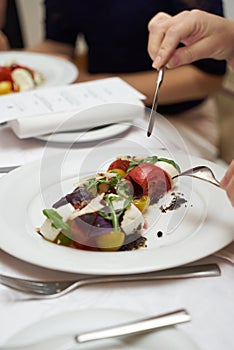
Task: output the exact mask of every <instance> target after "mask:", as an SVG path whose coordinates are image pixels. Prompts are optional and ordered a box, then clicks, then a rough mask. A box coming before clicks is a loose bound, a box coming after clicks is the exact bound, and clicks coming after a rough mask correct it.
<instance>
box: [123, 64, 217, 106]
mask: <svg viewBox="0 0 234 350" xmlns="http://www.w3.org/2000/svg"><path fill="white" fill-rule="evenodd" d="M120 77H121V78H122V79H124V80H125V81H126V82H127V83H129V84H130V85H132V86H133V87H135V88H136V89H137V90H139V91H140V92H142V93H143V94H145V95H146V96H147V100H146V104H147V105H150V104H151V103H152V100H153V95H154V91H155V85H156V78H157V72H156V71H148V72H141V73H134V74H125V75H120ZM222 81H223V76H218V75H211V74H207V73H204V72H203V71H201V70H199V69H198V68H196V67H194V66H192V65H188V66H183V67H178V68H176V69H171V70H166V72H165V77H164V81H163V84H162V85H161V88H160V94H159V103H161V104H171V103H177V102H184V101H191V100H196V99H202V98H204V97H207V96H208V95H212V94H214V93H216V92H217V91H218V90H219V89H220V88H221V85H222Z"/></svg>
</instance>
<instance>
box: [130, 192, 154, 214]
mask: <svg viewBox="0 0 234 350" xmlns="http://www.w3.org/2000/svg"><path fill="white" fill-rule="evenodd" d="M132 203H133V204H134V205H135V206H136V207H137V208H138V209H139V210H140V211H141V212H144V211H145V210H146V209H147V208H148V206H149V204H150V197H149V196H142V197H141V198H139V199H134V200H133V201H132Z"/></svg>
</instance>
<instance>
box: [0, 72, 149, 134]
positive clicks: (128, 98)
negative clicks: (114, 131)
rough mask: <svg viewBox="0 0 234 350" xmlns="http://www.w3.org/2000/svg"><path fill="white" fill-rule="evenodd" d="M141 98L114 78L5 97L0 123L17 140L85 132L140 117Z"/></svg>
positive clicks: (129, 87)
mask: <svg viewBox="0 0 234 350" xmlns="http://www.w3.org/2000/svg"><path fill="white" fill-rule="evenodd" d="M144 98H145V96H144V95H142V94H141V93H140V92H139V91H137V90H136V89H134V88H133V87H132V86H130V85H129V84H127V83H126V82H125V81H123V80H122V79H120V78H117V77H115V78H107V79H101V80H96V81H91V82H85V83H78V84H72V85H69V86H58V87H51V88H47V89H41V90H33V91H29V92H22V93H20V94H9V96H7V95H6V96H3V97H1V115H0V122H8V125H9V126H10V128H12V130H13V131H14V133H15V134H16V135H17V136H18V137H19V138H27V137H33V136H39V135H44V134H49V133H54V132H62V131H73V130H86V131H87V130H88V129H90V128H94V127H99V126H102V125H106V124H112V123H121V122H126V121H128V122H129V121H131V120H133V119H135V118H136V117H139V116H142V115H143V113H144V105H143V103H142V102H141V100H143V99H144Z"/></svg>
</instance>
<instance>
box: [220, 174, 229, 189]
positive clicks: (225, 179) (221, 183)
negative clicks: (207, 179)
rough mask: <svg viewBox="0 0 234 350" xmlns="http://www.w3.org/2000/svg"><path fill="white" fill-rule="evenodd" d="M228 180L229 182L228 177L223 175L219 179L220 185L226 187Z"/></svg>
mask: <svg viewBox="0 0 234 350" xmlns="http://www.w3.org/2000/svg"><path fill="white" fill-rule="evenodd" d="M228 182H229V178H228V177H227V176H224V177H223V178H222V180H221V181H220V185H221V187H223V188H225V187H227V185H228Z"/></svg>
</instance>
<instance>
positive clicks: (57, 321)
mask: <svg viewBox="0 0 234 350" xmlns="http://www.w3.org/2000/svg"><path fill="white" fill-rule="evenodd" d="M142 317H145V315H141V314H140V315H139V314H138V313H135V312H130V311H126V310H125V311H122V310H109V309H96V310H95V309H93V310H79V311H73V312H66V313H62V314H58V315H56V316H52V317H50V318H47V319H43V320H41V321H39V322H37V323H35V324H33V325H31V326H29V327H28V328H26V329H23V330H22V331H20V332H19V333H17V334H15V335H14V336H13V337H12V338H11V339H9V341H8V342H7V344H5V345H10V344H11V345H12V344H18V345H19V344H26V342H27V343H30V342H36V341H39V340H40V339H42V338H43V337H44V338H47V337H53V336H56V335H57V334H63V333H64V334H77V333H78V332H86V331H90V330H91V329H97V328H100V327H106V326H111V325H114V324H118V323H122V322H128V321H132V320H136V319H139V318H142ZM78 348H79V349H87V350H88V349H92V350H94V349H95V350H98V349H99V350H105V349H106V350H107V349H108V350H110V349H112V350H114V349H121V350H125V349H128V350H131V349H134V350H142V349H147V350H155V349H156V348H157V349H160V350H198V347H197V346H196V345H195V343H194V342H193V341H192V340H191V339H189V337H188V336H187V335H186V334H185V333H184V332H181V331H179V330H177V329H176V328H174V327H168V328H165V329H161V330H157V331H155V332H151V333H149V334H145V335H139V336H136V335H135V336H133V337H125V338H122V339H121V338H116V339H109V340H100V341H98V342H91V343H90V344H84V345H79V346H78ZM48 350H49V349H48Z"/></svg>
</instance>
